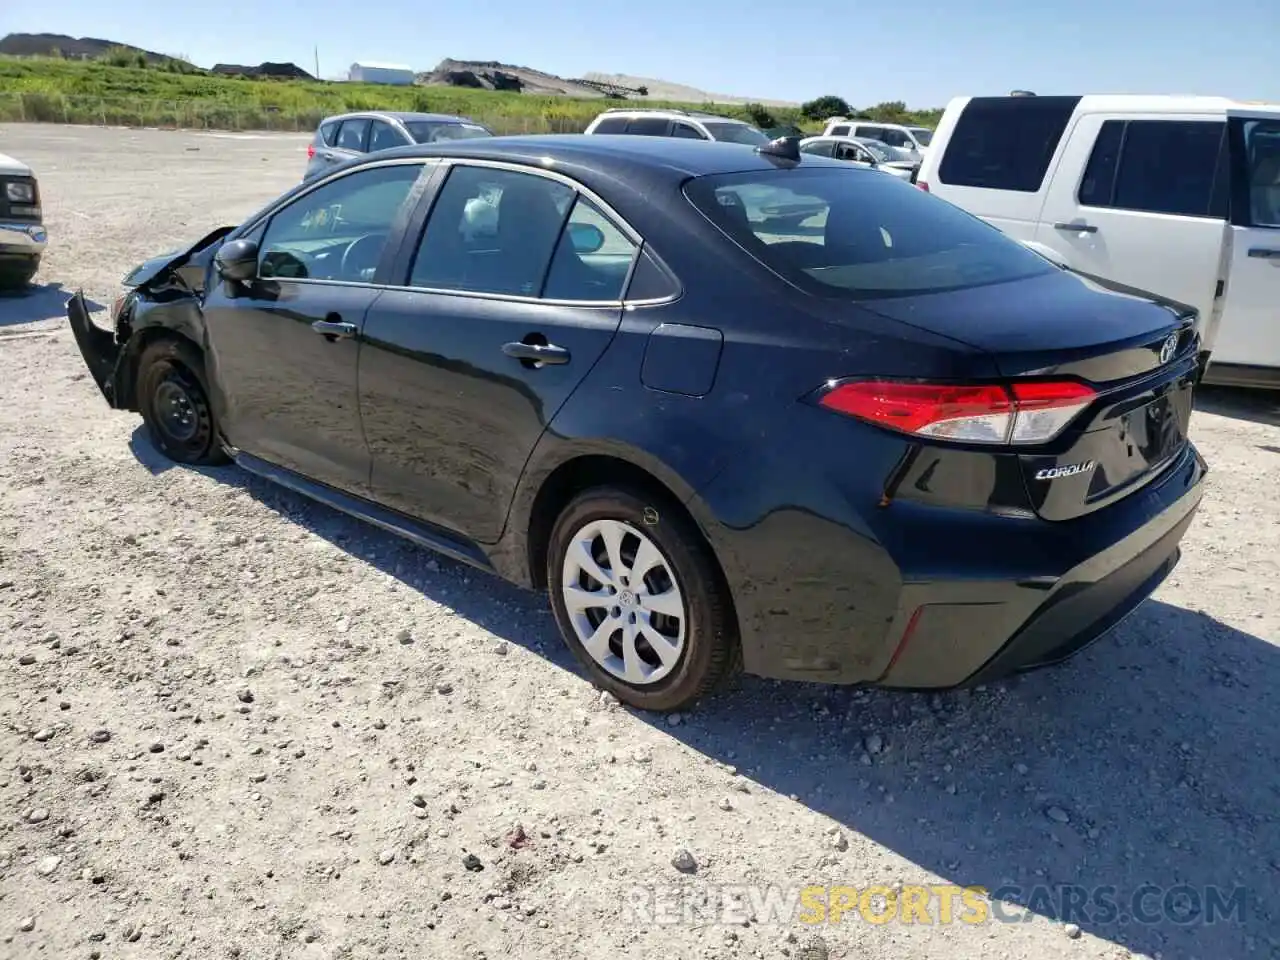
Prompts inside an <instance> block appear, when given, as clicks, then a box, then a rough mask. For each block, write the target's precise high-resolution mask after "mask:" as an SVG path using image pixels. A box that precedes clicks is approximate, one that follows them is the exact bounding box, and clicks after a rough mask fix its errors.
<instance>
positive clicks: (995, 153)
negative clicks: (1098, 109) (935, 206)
mask: <svg viewBox="0 0 1280 960" xmlns="http://www.w3.org/2000/svg"><path fill="white" fill-rule="evenodd" d="M1079 102H1080V98H1079V97H974V98H973V99H972V100H970V101H969V102H968V103H967V104H965V107H964V111H963V112H962V113H961V114H960V119H959V120H958V121H957V123H956V128H955V131H954V132H953V133H952V134H951V140H950V142H949V143H947V144H946V146H945V148H944V150H945V152H944V153H943V156H942V163H941V164H940V165H939V166H938V179H939V180H940V181H942V182H943V183H946V184H950V185H951V186H955V187H981V188H984V189H987V190H1016V191H1019V192H1022V193H1035V192H1037V191H1038V190H1039V189H1040V186H1041V184H1043V183H1044V175H1045V172H1046V171H1047V170H1048V169H1049V161H1050V160H1052V159H1053V154H1054V151H1056V150H1057V149H1058V142H1059V141H1060V140H1061V139H1062V132H1063V131H1064V130H1066V128H1067V121H1068V120H1070V119H1071V114H1072V113H1073V112H1074V111H1075V108H1076V104H1078V103H1079Z"/></svg>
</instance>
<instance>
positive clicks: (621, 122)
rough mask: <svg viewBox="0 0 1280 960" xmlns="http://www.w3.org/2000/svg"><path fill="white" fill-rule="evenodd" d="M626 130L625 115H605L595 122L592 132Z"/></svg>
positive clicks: (621, 131) (620, 131)
mask: <svg viewBox="0 0 1280 960" xmlns="http://www.w3.org/2000/svg"><path fill="white" fill-rule="evenodd" d="M626 130H627V118H626V117H605V118H604V119H603V120H601V121H600V122H599V123H597V124H596V128H595V130H593V131H592V132H593V133H625V132H626Z"/></svg>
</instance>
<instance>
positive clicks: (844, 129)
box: [827, 123, 849, 137]
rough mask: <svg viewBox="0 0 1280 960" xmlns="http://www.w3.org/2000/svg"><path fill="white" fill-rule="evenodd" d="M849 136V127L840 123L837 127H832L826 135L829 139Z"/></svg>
mask: <svg viewBox="0 0 1280 960" xmlns="http://www.w3.org/2000/svg"><path fill="white" fill-rule="evenodd" d="M848 135H849V125H848V124H847V123H842V124H840V126H838V127H832V128H831V132H830V133H829V134H827V136H829V137H847V136H848Z"/></svg>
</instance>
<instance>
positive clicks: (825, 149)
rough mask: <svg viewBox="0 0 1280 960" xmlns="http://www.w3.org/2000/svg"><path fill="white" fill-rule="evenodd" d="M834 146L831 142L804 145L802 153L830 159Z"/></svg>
mask: <svg viewBox="0 0 1280 960" xmlns="http://www.w3.org/2000/svg"><path fill="white" fill-rule="evenodd" d="M833 146H834V144H832V142H831V141H830V140H819V141H817V142H816V143H806V144H802V145H801V147H800V152H801V153H811V154H813V155H814V156H815V157H829V156H831V150H832V147H833Z"/></svg>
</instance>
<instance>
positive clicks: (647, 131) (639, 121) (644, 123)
mask: <svg viewBox="0 0 1280 960" xmlns="http://www.w3.org/2000/svg"><path fill="white" fill-rule="evenodd" d="M670 126H671V121H670V120H668V119H667V118H666V117H635V118H633V119H632V120H631V122H630V123H628V124H627V133H632V134H635V135H636V136H640V137H665V136H666V135H667V128H668V127H670Z"/></svg>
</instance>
